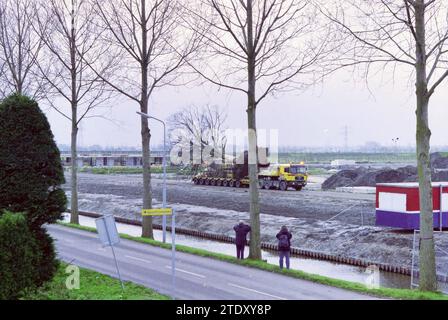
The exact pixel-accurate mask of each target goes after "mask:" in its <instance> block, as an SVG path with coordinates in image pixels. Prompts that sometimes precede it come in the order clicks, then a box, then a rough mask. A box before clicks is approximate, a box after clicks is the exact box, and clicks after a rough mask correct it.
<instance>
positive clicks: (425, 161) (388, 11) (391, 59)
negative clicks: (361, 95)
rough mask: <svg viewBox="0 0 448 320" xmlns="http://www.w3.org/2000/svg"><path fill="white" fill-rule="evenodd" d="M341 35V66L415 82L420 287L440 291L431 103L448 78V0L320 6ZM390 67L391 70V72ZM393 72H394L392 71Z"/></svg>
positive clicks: (383, 0) (379, 0)
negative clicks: (362, 67) (378, 70)
mask: <svg viewBox="0 0 448 320" xmlns="http://www.w3.org/2000/svg"><path fill="white" fill-rule="evenodd" d="M322 8H323V10H322V11H323V12H324V13H325V15H326V16H327V17H328V18H329V19H330V20H331V21H332V22H334V23H335V24H336V25H337V26H338V27H339V29H340V31H341V35H342V36H341V39H340V40H341V43H342V44H343V46H342V47H343V48H344V54H343V55H342V59H341V60H340V61H339V63H340V65H341V67H347V66H357V65H361V64H365V65H367V68H366V71H367V73H366V75H367V76H368V73H369V70H371V68H373V65H374V64H380V65H381V67H383V68H384V70H391V71H395V70H400V71H402V70H404V71H405V72H407V74H408V75H409V77H410V78H412V79H415V86H416V91H415V96H416V106H417V111H416V116H417V131H416V142H417V160H418V175H419V187H420V211H421V215H420V229H421V233H420V289H421V290H429V291H435V290H437V280H436V264H435V250H434V235H433V223H434V222H433V195H432V185H431V165H430V138H431V130H430V128H429V123H428V115H429V108H428V107H429V102H430V99H431V97H432V96H433V95H434V93H435V92H436V89H437V88H438V87H439V86H441V85H442V83H444V81H445V80H446V78H447V77H448V43H447V41H448V25H447V19H448V8H447V2H446V1H444V0H371V1H361V0H343V1H342V0H341V1H336V2H333V3H332V5H326V4H322ZM387 67H389V68H387ZM390 68H391V69H390Z"/></svg>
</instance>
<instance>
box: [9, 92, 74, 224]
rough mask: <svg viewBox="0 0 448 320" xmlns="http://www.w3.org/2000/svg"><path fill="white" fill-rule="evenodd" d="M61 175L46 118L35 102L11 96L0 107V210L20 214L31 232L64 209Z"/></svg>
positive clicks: (62, 176) (56, 217)
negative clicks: (21, 213) (23, 215)
mask: <svg viewBox="0 0 448 320" xmlns="http://www.w3.org/2000/svg"><path fill="white" fill-rule="evenodd" d="M64 182H65V181H64V172H63V168H62V164H61V160H60V153H59V150H58V148H57V146H56V143H55V142H54V138H53V134H52V132H51V129H50V125H49V123H48V121H47V118H46V117H45V115H44V114H43V113H42V111H41V110H40V109H39V106H38V105H37V103H36V102H35V101H33V100H31V99H29V98H27V97H24V96H19V95H12V96H10V97H8V98H6V99H5V100H3V101H2V103H1V104H0V210H1V209H5V210H8V211H11V212H24V213H26V215H27V220H28V222H29V224H30V227H31V228H32V229H34V228H36V229H39V228H40V227H41V226H42V225H43V224H44V223H54V222H56V221H57V220H58V219H60V218H61V213H62V212H64V210H65V205H66V198H65V194H64V192H63V190H62V189H61V188H60V186H61V184H63V183H64Z"/></svg>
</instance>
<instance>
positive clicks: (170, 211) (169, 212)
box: [142, 208, 173, 217]
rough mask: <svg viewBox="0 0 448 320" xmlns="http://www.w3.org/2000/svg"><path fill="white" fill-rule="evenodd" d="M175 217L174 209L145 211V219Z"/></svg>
mask: <svg viewBox="0 0 448 320" xmlns="http://www.w3.org/2000/svg"><path fill="white" fill-rule="evenodd" d="M171 215H173V209H172V208H158V209H143V210H142V216H143V217H154V216H171Z"/></svg>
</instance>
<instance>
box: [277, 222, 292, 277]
mask: <svg viewBox="0 0 448 320" xmlns="http://www.w3.org/2000/svg"><path fill="white" fill-rule="evenodd" d="M291 238H292V234H291V233H290V232H289V231H288V228H287V227H286V226H283V227H282V228H281V230H280V232H279V233H277V239H278V252H279V256H280V259H279V263H280V268H281V269H283V260H284V259H285V260H286V269H289V254H290V251H291Z"/></svg>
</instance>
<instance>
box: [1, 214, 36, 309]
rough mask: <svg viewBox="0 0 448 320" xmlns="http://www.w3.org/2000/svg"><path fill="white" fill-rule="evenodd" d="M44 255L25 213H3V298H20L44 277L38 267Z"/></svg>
mask: <svg viewBox="0 0 448 320" xmlns="http://www.w3.org/2000/svg"><path fill="white" fill-rule="evenodd" d="M41 258H42V253H41V251H40V250H39V248H38V243H37V241H36V239H35V238H34V236H33V235H32V233H31V232H30V230H29V228H28V224H27V222H26V219H25V216H24V215H23V214H13V213H10V212H6V213H4V214H3V215H2V216H1V217H0V300H5V299H8V300H10V299H18V298H20V296H21V294H22V293H23V291H24V290H26V289H32V288H34V287H36V284H37V283H38V282H39V281H40V279H39V278H40V276H39V272H38V270H37V269H36V268H35V266H36V265H38V264H39V262H40V260H41Z"/></svg>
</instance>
